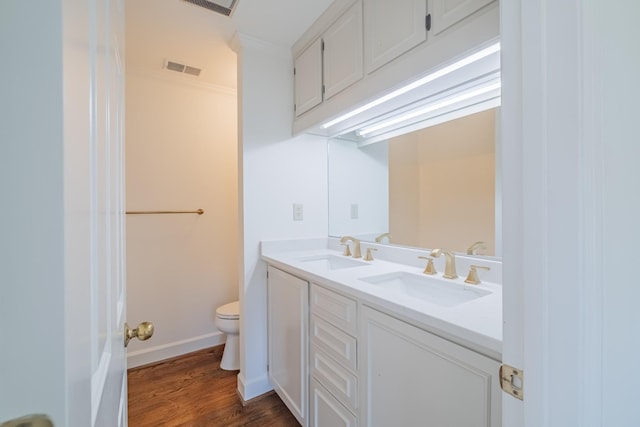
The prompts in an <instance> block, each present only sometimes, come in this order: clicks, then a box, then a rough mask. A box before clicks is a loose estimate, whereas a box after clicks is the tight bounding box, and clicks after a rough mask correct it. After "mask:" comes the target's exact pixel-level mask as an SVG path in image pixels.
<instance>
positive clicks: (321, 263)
mask: <svg viewBox="0 0 640 427" xmlns="http://www.w3.org/2000/svg"><path fill="white" fill-rule="evenodd" d="M300 261H302V262H304V263H313V264H314V265H315V266H318V267H324V268H326V269H327V270H337V269H340V268H352V267H362V266H365V265H371V264H369V263H367V262H365V261H361V260H357V259H353V258H347V257H342V256H338V255H330V254H327V255H316V256H310V257H305V258H301V259H300Z"/></svg>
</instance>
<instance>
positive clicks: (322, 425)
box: [309, 379, 358, 427]
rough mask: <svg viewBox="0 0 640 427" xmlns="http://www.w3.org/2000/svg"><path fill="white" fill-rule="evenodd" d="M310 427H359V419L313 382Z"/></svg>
mask: <svg viewBox="0 0 640 427" xmlns="http://www.w3.org/2000/svg"><path fill="white" fill-rule="evenodd" d="M310 397H311V398H310V399H309V400H310V402H309V404H310V409H311V417H310V420H309V425H310V427H357V425H358V419H357V418H356V417H355V415H353V414H352V413H351V412H349V410H347V408H345V407H344V405H342V404H341V403H340V402H338V401H337V400H336V398H335V397H333V396H332V395H331V393H329V392H328V391H327V390H326V389H325V388H324V387H322V385H320V384H318V382H317V381H316V380H314V379H312V380H311V396H310Z"/></svg>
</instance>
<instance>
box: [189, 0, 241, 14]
mask: <svg viewBox="0 0 640 427" xmlns="http://www.w3.org/2000/svg"><path fill="white" fill-rule="evenodd" d="M184 1H186V2H187V3H191V4H195V5H196V6H200V7H204V8H205V9H209V10H213V11H214V12H218V13H221V14H223V15H224V16H231V14H232V13H233V11H234V9H235V8H236V6H237V5H238V0H184Z"/></svg>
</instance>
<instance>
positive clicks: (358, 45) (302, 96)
mask: <svg viewBox="0 0 640 427" xmlns="http://www.w3.org/2000/svg"><path fill="white" fill-rule="evenodd" d="M362 58H363V52H362V3H361V0H358V1H356V2H355V3H353V5H351V7H349V9H347V11H346V12H344V13H343V14H342V15H341V16H340V17H339V18H338V19H337V20H336V21H335V22H334V23H332V24H331V26H330V27H329V28H328V29H327V30H326V31H324V32H323V33H322V35H321V36H320V37H318V38H317V39H316V40H315V41H314V42H313V43H312V44H311V45H310V46H309V47H307V48H306V49H305V50H304V51H303V52H302V53H301V54H300V55H299V56H297V57H296V58H295V60H294V70H295V76H294V77H295V78H294V81H295V86H294V89H295V105H296V108H295V110H296V116H300V115H301V114H303V113H305V112H306V111H308V110H309V109H311V108H313V107H315V106H316V105H318V104H319V103H321V102H322V101H326V100H328V99H330V98H331V97H332V96H334V95H335V94H337V93H338V92H340V91H342V90H343V89H345V88H347V87H349V86H351V85H352V84H353V83H355V82H357V81H358V80H360V79H361V78H362V75H363V71H362V70H363V59H362Z"/></svg>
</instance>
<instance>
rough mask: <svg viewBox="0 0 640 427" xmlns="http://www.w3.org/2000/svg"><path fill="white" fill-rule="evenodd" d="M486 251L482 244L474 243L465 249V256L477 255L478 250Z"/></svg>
mask: <svg viewBox="0 0 640 427" xmlns="http://www.w3.org/2000/svg"><path fill="white" fill-rule="evenodd" d="M482 249H487V245H485V243H484V242H475V243H474V244H473V245H471V246H469V247H468V248H467V255H477V252H476V251H478V250H482Z"/></svg>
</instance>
